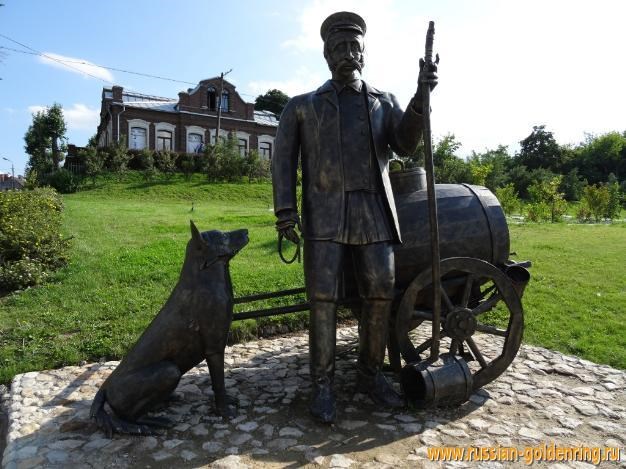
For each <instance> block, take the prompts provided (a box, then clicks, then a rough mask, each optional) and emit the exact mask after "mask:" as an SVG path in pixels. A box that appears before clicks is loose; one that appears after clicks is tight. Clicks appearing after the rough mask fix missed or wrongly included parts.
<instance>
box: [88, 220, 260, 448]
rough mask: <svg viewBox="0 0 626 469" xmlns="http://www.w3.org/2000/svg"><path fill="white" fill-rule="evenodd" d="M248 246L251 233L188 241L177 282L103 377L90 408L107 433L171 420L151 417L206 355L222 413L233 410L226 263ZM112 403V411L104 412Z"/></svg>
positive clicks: (144, 429) (143, 429) (196, 236)
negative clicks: (227, 367)
mask: <svg viewBox="0 0 626 469" xmlns="http://www.w3.org/2000/svg"><path fill="white" fill-rule="evenodd" d="M246 244H248V230H236V231H231V232H220V231H206V232H203V233H200V232H199V231H198V229H197V228H196V226H195V225H194V223H193V222H191V240H190V241H189V242H188V244H187V250H186V254H185V261H184V264H183V267H182V271H181V273H180V278H179V280H178V283H177V284H176V287H174V290H173V291H172V293H171V295H170V297H169V299H168V300H167V302H166V303H165V305H164V306H163V308H161V311H160V312H159V314H158V315H157V316H156V317H155V318H154V320H153V321H152V323H150V325H149V326H148V328H147V329H146V330H145V331H144V332H143V334H142V335H141V337H140V338H139V340H138V341H137V343H136V344H135V345H134V346H133V347H132V349H131V350H130V352H128V354H127V355H126V356H125V357H124V359H123V360H122V361H121V363H120V364H119V365H118V366H117V368H116V369H115V370H113V372H112V373H111V374H110V375H109V377H108V378H107V379H106V380H105V381H104V383H103V384H102V386H101V387H100V389H99V390H98V392H97V393H96V396H95V398H94V401H93V403H92V405H91V412H90V415H91V418H93V419H95V420H96V423H97V424H98V426H99V427H100V428H102V429H103V430H104V431H105V432H106V434H107V435H108V436H109V437H110V436H112V434H113V433H114V432H117V433H130V434H149V433H152V427H154V426H167V420H166V419H159V418H154V417H148V416H146V413H147V412H148V411H149V410H151V409H153V408H154V406H155V405H156V404H159V403H161V402H164V401H166V400H167V399H168V398H169V396H170V395H171V394H172V392H173V391H174V389H176V386H177V385H178V382H179V381H180V378H181V376H182V375H183V374H185V373H186V372H187V371H189V370H190V369H191V368H193V367H194V366H196V365H197V364H198V363H200V362H201V361H202V360H203V359H205V360H206V362H207V365H208V367H209V373H210V375H211V384H212V387H213V392H214V394H215V408H216V411H217V413H218V414H219V415H221V416H222V417H224V418H231V417H234V416H235V415H236V409H235V408H234V404H235V403H236V400H235V399H232V398H230V397H229V396H228V395H227V394H226V388H225V385H224V349H225V347H226V340H227V337H228V330H229V329H230V324H231V321H232V317H233V291H232V284H231V280H230V272H229V265H228V263H229V261H230V259H231V258H232V257H233V256H234V255H235V254H237V252H238V251H240V250H241V249H242V248H243V247H244V246H245V245H246ZM105 403H108V404H109V407H110V408H111V410H112V411H113V414H110V413H109V412H107V411H106V410H105V408H104V404H105Z"/></svg>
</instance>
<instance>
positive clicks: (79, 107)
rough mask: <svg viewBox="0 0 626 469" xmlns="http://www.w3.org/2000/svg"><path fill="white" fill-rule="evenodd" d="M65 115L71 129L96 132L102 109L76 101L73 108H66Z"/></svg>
mask: <svg viewBox="0 0 626 469" xmlns="http://www.w3.org/2000/svg"><path fill="white" fill-rule="evenodd" d="M63 115H64V116H65V120H66V121H67V126H68V128H69V130H90V131H92V132H94V133H95V131H96V128H97V127H98V123H99V122H100V110H99V109H92V108H90V107H88V106H86V105H85V104H81V103H74V105H73V106H72V107H71V108H69V109H64V110H63Z"/></svg>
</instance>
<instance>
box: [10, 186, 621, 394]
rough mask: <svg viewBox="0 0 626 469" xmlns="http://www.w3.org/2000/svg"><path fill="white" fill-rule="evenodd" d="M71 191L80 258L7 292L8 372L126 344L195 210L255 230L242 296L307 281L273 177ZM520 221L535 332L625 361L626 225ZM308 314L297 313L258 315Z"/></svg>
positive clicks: (160, 296) (167, 274)
mask: <svg viewBox="0 0 626 469" xmlns="http://www.w3.org/2000/svg"><path fill="white" fill-rule="evenodd" d="M192 202H193V211H191V208H192ZM64 203H65V230H66V233H67V234H68V235H70V236H73V244H72V246H73V248H72V255H71V263H70V265H69V266H68V267H67V268H65V269H63V270H62V271H60V272H59V273H58V274H57V275H56V276H55V278H54V280H53V282H52V283H50V284H48V285H45V286H43V287H40V288H34V289H30V290H27V291H24V292H21V293H15V294H12V295H9V296H7V297H5V298H1V299H0V382H8V381H9V380H10V379H11V377H12V376H13V375H15V374H16V373H21V372H25V371H29V370H36V369H44V368H54V367H59V366H63V365H67V364H75V363H78V362H80V361H81V360H87V361H90V360H97V359H99V358H101V357H105V358H106V359H114V358H120V357H121V356H123V355H124V353H125V352H126V350H127V349H128V347H129V346H130V345H131V344H132V343H133V342H134V341H135V340H136V338H137V337H138V336H139V334H140V333H141V332H142V330H143V329H144V328H145V327H146V325H147V323H149V321H150V320H151V319H152V318H153V317H154V315H155V314H156V313H157V312H158V310H159V309H160V307H161V306H162V304H163V303H164V301H165V299H166V298H167V296H168V295H169V292H170V291H171V289H172V287H173V286H174V284H175V282H176V280H177V277H178V274H179V269H180V266H181V262H182V259H183V253H184V247H185V244H186V242H187V240H188V239H189V220H190V219H193V220H194V221H195V223H196V224H197V226H198V228H199V229H200V230H208V229H221V230H231V229H237V228H248V229H249V230H250V244H249V245H248V247H246V248H245V249H244V250H243V251H242V252H241V253H240V254H239V255H238V256H237V257H236V258H235V259H234V260H233V261H232V263H231V273H232V277H233V285H234V289H235V295H236V296H242V295H246V294H251V293H256V292H264V291H277V290H283V289H288V288H297V287H301V286H303V284H304V281H303V275H302V265H301V264H297V263H296V264H292V265H285V264H282V263H281V262H280V260H279V259H278V255H277V254H276V232H275V230H274V216H273V213H272V211H271V203H272V193H271V186H270V185H269V184H206V183H204V181H203V180H202V179H201V177H200V176H196V177H194V178H193V179H192V180H191V181H185V180H183V179H182V178H180V177H175V178H174V179H172V180H171V181H155V182H145V181H143V180H142V179H141V177H140V176H138V175H130V176H126V177H125V178H124V179H122V180H116V179H109V180H107V181H100V182H99V183H98V184H96V185H95V186H94V187H93V188H89V189H88V190H85V191H83V192H80V193H77V194H73V195H69V196H66V197H65V198H64ZM510 228H511V244H512V249H513V250H515V251H517V252H518V253H519V257H520V258H524V259H531V260H532V261H533V263H534V266H533V268H532V275H533V279H532V281H531V284H530V285H529V287H528V289H527V293H526V296H525V298H524V304H525V309H526V330H525V340H527V341H529V342H532V343H535V344H539V345H543V346H547V347H550V348H554V349H558V350H561V351H564V352H566V353H574V354H577V355H580V356H582V357H585V358H588V359H590V360H594V361H598V362H602V363H608V364H611V365H613V366H617V367H621V368H626V347H625V345H626V344H625V343H624V337H626V330H625V326H624V319H625V317H624V316H625V311H624V310H625V309H626V306H625V305H626V291H625V288H626V274H625V273H624V269H623V266H624V265H626V247H625V243H624V239H626V226H625V225H623V224H622V225H616V226H606V225H594V226H586V225H572V226H569V225H565V224H557V225H512V226H511V227H510ZM295 300H296V299H294V298H291V299H288V300H287V303H293V302H294V301H295ZM264 304H265V305H268V304H270V303H267V302H266V303H264ZM271 304H278V303H277V302H276V301H274V302H273V303H271ZM252 308H253V305H246V306H244V307H243V308H240V310H243V309H252ZM305 320H306V315H288V316H287V317H282V318H277V319H276V318H274V319H263V320H260V322H259V324H265V325H267V324H268V323H272V324H273V323H274V322H273V321H280V322H281V323H292V325H293V323H296V324H302V323H303V321H305ZM259 324H257V323H256V322H254V321H244V322H238V323H235V324H233V332H234V334H235V335H236V336H238V337H246V336H251V335H254V334H255V333H256V329H257V327H258V325H259Z"/></svg>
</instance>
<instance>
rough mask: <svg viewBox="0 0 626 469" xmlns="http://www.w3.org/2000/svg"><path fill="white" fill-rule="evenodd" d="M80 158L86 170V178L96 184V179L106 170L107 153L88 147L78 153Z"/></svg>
mask: <svg viewBox="0 0 626 469" xmlns="http://www.w3.org/2000/svg"><path fill="white" fill-rule="evenodd" d="M78 156H79V158H80V160H81V162H82V164H83V167H84V168H85V176H87V177H88V178H90V179H91V183H92V184H95V183H96V178H97V177H98V175H99V174H100V173H101V172H102V168H104V162H105V160H106V156H107V155H106V153H103V152H100V151H98V150H97V149H96V148H94V147H87V148H85V149H84V150H80V151H79V152H78Z"/></svg>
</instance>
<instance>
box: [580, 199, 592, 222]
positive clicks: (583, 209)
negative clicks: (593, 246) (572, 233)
mask: <svg viewBox="0 0 626 469" xmlns="http://www.w3.org/2000/svg"><path fill="white" fill-rule="evenodd" d="M592 215H593V214H592V213H591V210H590V209H589V206H588V205H587V203H586V202H581V203H580V205H579V206H578V210H576V219H577V220H578V221H579V222H580V223H587V222H590V221H591V217H592Z"/></svg>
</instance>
